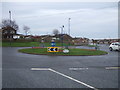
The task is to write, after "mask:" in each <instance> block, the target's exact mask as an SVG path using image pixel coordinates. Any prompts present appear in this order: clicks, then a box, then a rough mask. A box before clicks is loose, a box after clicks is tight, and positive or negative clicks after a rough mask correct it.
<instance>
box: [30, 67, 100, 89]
mask: <svg viewBox="0 0 120 90" xmlns="http://www.w3.org/2000/svg"><path fill="white" fill-rule="evenodd" d="M31 70H48V71H52V72H54V73H57V74H59V75H61V76H63V77H66V78H68V79H70V80H73V81H75V82H77V83H79V84H82V85H84V86H86V87H88V88H91V89H94V90H98V89H97V88H95V87H93V86H91V85H88V84H86V83H84V82H82V81H79V80H77V79H74V78H72V77H70V76H68V75H65V74H63V73H60V72H58V71H55V70H53V69H51V68H31Z"/></svg>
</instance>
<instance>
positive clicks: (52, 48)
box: [47, 47, 59, 52]
mask: <svg viewBox="0 0 120 90" xmlns="http://www.w3.org/2000/svg"><path fill="white" fill-rule="evenodd" d="M47 52H59V47H47Z"/></svg>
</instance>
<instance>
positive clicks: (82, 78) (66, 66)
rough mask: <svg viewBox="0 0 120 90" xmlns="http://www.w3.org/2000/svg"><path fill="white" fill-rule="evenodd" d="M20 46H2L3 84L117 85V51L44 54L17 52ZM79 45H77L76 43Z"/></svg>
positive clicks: (96, 86)
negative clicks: (102, 53)
mask: <svg viewBox="0 0 120 90" xmlns="http://www.w3.org/2000/svg"><path fill="white" fill-rule="evenodd" d="M21 48H23V47H3V53H2V54H3V55H2V65H3V68H2V69H3V73H2V75H3V78H2V79H3V80H2V81H3V82H2V85H3V88H93V89H98V88H118V86H119V85H118V70H119V68H118V54H119V52H117V51H112V52H111V51H109V50H108V46H107V45H100V49H101V50H104V51H107V52H108V54H107V55H101V56H46V55H30V54H24V53H19V52H18V49H21ZM78 48H80V47H78Z"/></svg>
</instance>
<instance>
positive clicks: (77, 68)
mask: <svg viewBox="0 0 120 90" xmlns="http://www.w3.org/2000/svg"><path fill="white" fill-rule="evenodd" d="M86 69H88V68H69V70H86Z"/></svg>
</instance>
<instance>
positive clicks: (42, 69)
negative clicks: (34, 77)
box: [30, 68, 50, 71]
mask: <svg viewBox="0 0 120 90" xmlns="http://www.w3.org/2000/svg"><path fill="white" fill-rule="evenodd" d="M30 70H41V71H44V70H50V68H31V69H30Z"/></svg>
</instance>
